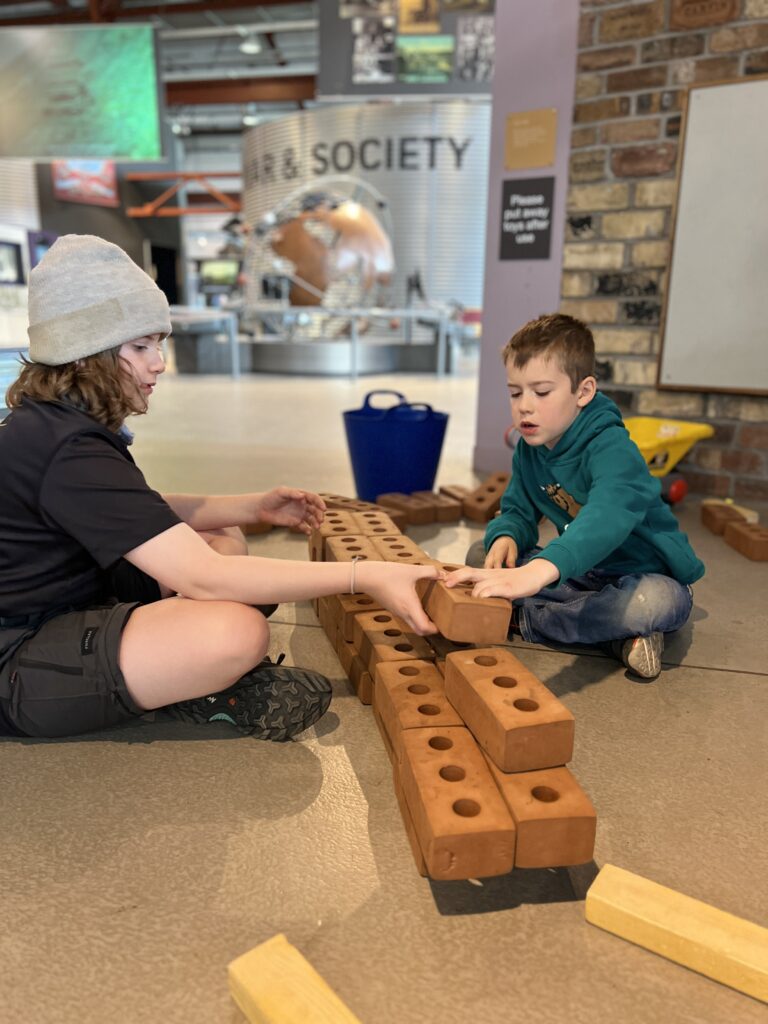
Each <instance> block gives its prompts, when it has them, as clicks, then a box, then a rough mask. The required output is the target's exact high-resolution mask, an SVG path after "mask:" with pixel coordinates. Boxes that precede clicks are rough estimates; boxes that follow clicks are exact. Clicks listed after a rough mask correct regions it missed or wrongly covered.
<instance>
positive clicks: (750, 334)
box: [659, 78, 768, 393]
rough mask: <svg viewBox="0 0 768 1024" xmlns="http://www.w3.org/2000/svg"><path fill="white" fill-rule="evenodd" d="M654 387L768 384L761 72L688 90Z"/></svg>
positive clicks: (767, 202)
mask: <svg viewBox="0 0 768 1024" xmlns="http://www.w3.org/2000/svg"><path fill="white" fill-rule="evenodd" d="M681 145H682V147H683V151H682V165H681V168H680V179H679V184H678V196H677V210H676V221H675V230H674V240H673V245H672V254H671V260H670V270H669V282H668V286H667V287H668V295H667V306H666V317H665V327H664V335H663V340H662V352H661V360H660V367H659V387H662V388H663V387H670V388H675V387H677V388H691V389H693V390H707V391H749V392H752V393H760V392H768V78H760V79H746V80H741V81H738V82H732V83H728V84H725V85H715V86H707V87H698V88H691V90H690V92H689V96H688V109H687V113H686V123H685V132H684V138H683V139H682V141H681Z"/></svg>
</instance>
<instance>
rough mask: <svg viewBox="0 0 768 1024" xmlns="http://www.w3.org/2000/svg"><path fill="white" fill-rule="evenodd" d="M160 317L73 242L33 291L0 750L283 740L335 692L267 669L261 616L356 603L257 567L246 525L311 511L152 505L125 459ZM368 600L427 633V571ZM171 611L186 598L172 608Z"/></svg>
mask: <svg viewBox="0 0 768 1024" xmlns="http://www.w3.org/2000/svg"><path fill="white" fill-rule="evenodd" d="M170 330H171V323H170V315H169V310H168V303H167V301H166V298H165V296H164V295H163V293H162V292H161V291H160V289H159V288H158V287H157V286H156V285H155V283H154V282H153V281H152V279H151V278H150V277H149V276H148V275H147V274H145V273H144V271H143V270H141V269H140V268H139V267H138V266H137V265H136V264H135V263H134V262H133V261H132V260H131V259H130V258H129V257H128V255H127V254H126V253H125V252H123V250H122V249H120V248H119V247H118V246H116V245H113V244H112V243H110V242H106V241H104V240H103V239H101V238H96V237H94V236H91V235H65V236H63V237H61V238H59V239H57V241H56V242H55V243H54V245H53V246H52V247H51V248H50V249H49V251H48V252H47V253H46V254H45V256H44V257H43V259H42V260H41V261H40V263H39V264H38V265H37V266H36V267H35V268H34V269H33V270H32V272H31V274H30V280H29V355H30V359H29V360H28V361H26V362H25V365H24V366H23V367H22V370H21V373H20V375H19V377H18V379H17V380H16V381H15V382H14V383H13V384H12V385H11V387H10V389H9V391H8V396H7V405H8V407H9V409H10V410H11V411H10V413H9V415H8V416H7V417H6V419H5V420H4V421H3V423H2V424H0V477H1V478H2V480H3V487H2V488H0V567H2V572H0V734H7V735H21V736H49V737H53V736H65V735H73V734H77V733H82V732H87V731H90V730H94V729H103V728H109V727H111V726H114V725H117V724H118V723H120V722H124V721H126V720H130V719H132V718H134V717H136V716H139V715H142V714H144V713H145V712H147V711H150V710H155V709H158V708H164V709H166V710H167V711H168V712H170V713H171V714H172V715H174V716H175V717H178V718H181V719H184V720H187V721H199V722H202V721H228V722H231V723H232V724H233V725H235V726H237V727H238V728H239V729H240V730H241V731H244V732H247V733H250V734H251V735H253V736H255V737H257V738H260V739H272V740H285V739H288V738H290V737H291V736H293V735H295V734H297V733H299V732H301V731H302V730H303V729H306V728H307V727H308V726H309V725H311V724H313V723H314V722H315V721H317V719H318V718H320V716H321V715H322V714H323V713H324V712H325V711H326V710H327V708H328V705H329V703H330V697H331V688H330V683H329V682H328V680H327V679H325V678H324V677H323V676H321V675H318V674H317V673H316V672H312V671H308V670H304V669H299V668H290V667H287V666H285V665H281V664H273V663H271V662H270V661H269V659H267V658H266V657H265V655H266V651H267V647H268V642H269V628H268V625H267V622H266V619H265V616H264V614H262V611H261V610H259V607H258V606H265V605H268V604H269V603H272V602H281V601H299V600H304V599H306V598H313V597H321V596H324V595H328V594H335V593H344V592H346V591H348V590H349V589H350V579H351V573H350V566H349V564H345V563H332V562H303V561H302V562H299V561H288V560H283V559H272V558H259V557H250V556H249V555H248V553H247V545H246V543H245V539H244V537H243V535H242V532H241V531H240V530H239V529H238V525H239V524H242V523H247V522H269V523H274V524H279V525H285V526H295V527H298V528H299V529H300V530H302V531H303V532H305V533H309V532H310V530H311V529H313V528H314V527H316V526H318V525H319V524H320V523H321V522H322V519H323V512H324V508H325V506H324V503H323V501H322V499H321V498H320V497H319V496H318V495H316V494H312V493H310V492H307V491H303V490H298V489H295V488H291V487H277V488H275V489H274V490H272V491H268V492H265V493H252V494H242V495H231V496H219V497H212V496H203V495H161V494H159V493H157V492H156V491H154V490H152V488H150V487H149V486H148V484H147V483H146V481H145V479H144V477H143V475H142V473H141V471H140V469H139V468H138V466H136V464H135V463H134V460H133V458H132V457H131V454H130V452H129V449H128V443H129V440H130V434H129V433H128V431H127V430H126V429H125V427H124V420H125V418H126V416H128V415H131V414H138V413H144V412H146V411H147V409H148V406H149V402H150V399H151V396H152V392H153V390H154V388H155V386H156V384H157V382H158V379H159V377H160V374H162V372H163V370H164V369H165V364H164V359H163V351H162V345H163V341H164V340H165V338H166V336H167V335H168V334H169V333H170ZM352 571H354V572H355V573H356V579H355V580H354V588H356V589H357V590H359V591H366V592H367V593H369V594H371V595H372V596H373V597H374V598H375V599H377V600H378V601H379V602H380V603H381V604H382V605H383V606H384V607H386V608H388V609H390V610H391V611H392V612H394V613H395V614H397V615H400V616H401V617H402V618H404V619H405V620H406V621H407V622H408V623H409V625H410V626H411V628H412V629H413V630H414V631H415V632H417V633H420V634H426V633H430V632H434V631H435V627H434V626H433V624H432V623H431V622H430V620H429V619H428V617H427V616H426V614H425V612H424V609H423V608H422V606H421V603H420V602H419V600H418V598H417V596H416V591H415V583H416V581H417V580H418V579H421V578H424V577H433V576H435V575H436V574H437V570H435V569H433V568H431V567H428V566H406V565H392V564H390V563H384V562H368V561H366V562H361V563H359V564H358V565H357V566H356V568H354V569H353V570H352ZM181 595H183V596H181Z"/></svg>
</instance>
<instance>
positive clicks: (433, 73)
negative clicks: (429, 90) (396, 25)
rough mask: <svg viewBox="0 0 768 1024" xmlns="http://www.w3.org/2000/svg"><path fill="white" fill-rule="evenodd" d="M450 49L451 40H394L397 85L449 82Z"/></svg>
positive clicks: (417, 38) (409, 38)
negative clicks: (395, 41)
mask: <svg viewBox="0 0 768 1024" xmlns="http://www.w3.org/2000/svg"><path fill="white" fill-rule="evenodd" d="M453 47H454V38H453V36H398V37H397V78H398V81H400V82H448V81H450V78H451V73H452V71H453Z"/></svg>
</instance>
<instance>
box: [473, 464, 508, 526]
mask: <svg viewBox="0 0 768 1024" xmlns="http://www.w3.org/2000/svg"><path fill="white" fill-rule="evenodd" d="M508 483H509V473H492V474H491V475H490V476H488V477H486V478H485V480H483V482H482V483H481V484H480V485H479V486H478V487H476V488H475V490H474V491H471V492H470V493H469V494H468V495H467V496H466V498H464V501H463V503H462V507H463V510H464V515H465V517H466V518H467V519H471V520H472V521H473V522H475V523H487V522H489V521H490V520H491V519H493V517H494V515H495V514H496V512H497V511H498V509H499V506H500V505H501V498H502V495H503V494H504V491H505V490H506V489H507V484H508Z"/></svg>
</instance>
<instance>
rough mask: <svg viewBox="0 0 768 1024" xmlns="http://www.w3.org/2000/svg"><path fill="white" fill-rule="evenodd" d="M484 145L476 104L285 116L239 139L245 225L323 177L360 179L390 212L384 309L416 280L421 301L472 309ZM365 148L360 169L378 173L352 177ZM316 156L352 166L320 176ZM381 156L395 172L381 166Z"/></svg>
mask: <svg viewBox="0 0 768 1024" xmlns="http://www.w3.org/2000/svg"><path fill="white" fill-rule="evenodd" d="M489 136H490V107H489V105H488V104H487V103H484V102H472V103H467V102H460V101H457V102H448V103H431V102H430V103H410V102H409V103H403V104H387V105H383V104H381V105H379V104H366V105H361V106H344V107H323V108H320V109H314V110H308V111H303V112H301V113H297V114H290V115H288V116H286V117H284V118H281V119H280V120H277V121H271V122H269V123H267V124H264V125H259V126H257V127H255V128H251V129H250V130H249V131H248V132H246V133H245V135H244V140H243V175H244V190H243V195H244V215H245V220H246V222H247V223H248V224H250V225H252V224H254V223H255V222H256V221H258V220H259V219H260V218H261V217H262V216H263V215H264V214H265V213H267V212H269V211H270V210H271V209H272V208H273V207H274V206H275V204H276V203H277V202H278V201H279V200H281V199H283V198H284V197H285V196H287V195H288V194H289V193H291V192H293V191H295V190H296V189H298V188H299V187H301V186H304V185H306V186H307V187H311V186H312V185H313V184H316V185H317V186H318V188H319V187H321V186H322V178H323V177H326V176H327V175H337V174H350V175H353V176H356V177H359V178H362V179H363V180H364V181H366V182H368V183H369V184H370V185H372V186H374V188H376V189H378V190H379V191H380V192H381V193H382V194H383V195H384V196H385V197H386V199H387V200H388V203H389V209H390V214H391V216H392V220H393V225H394V227H393V239H392V241H393V245H394V251H395V262H396V272H395V282H394V288H393V302H394V303H395V304H401V303H403V302H404V301H405V297H406V291H405V279H406V277H407V275H409V274H412V273H413V272H414V271H416V270H419V271H420V273H421V279H422V282H423V285H424V290H425V293H426V295H427V297H428V298H429V299H431V300H434V301H451V300H455V301H457V302H460V303H461V304H462V305H463V306H466V307H468V308H479V307H480V306H481V305H482V293H483V263H484V247H485V211H486V202H487V191H488V180H487V179H488V153H489V146H490V138H489ZM366 139H368V140H379V141H378V144H375V143H373V142H370V143H369V144H368V147H367V149H366V153H367V154H368V156H367V158H366V159H367V163H369V164H371V163H373V162H375V159H376V158H378V159H380V160H381V163H382V166H380V167H378V168H375V169H363V168H361V166H360V155H361V151H360V148H359V147H360V144H361V143H362V142H363V141H364V140H366ZM430 139H432V140H437V141H432V142H430V141H429V140H430ZM388 140H391V141H388ZM347 143H348V144H349V145H347ZM318 146H319V147H320V155H321V156H323V155H324V156H325V157H326V158H328V159H330V154H331V153H332V152H333V151H334V147H338V150H337V155H338V156H339V159H341V157H342V156H343V162H344V163H345V162H346V160H347V159H348V158H349V154H350V152H354V154H355V163H354V165H353V166H352V167H350V168H348V169H347V168H346V167H344V166H342V167H340V168H339V169H336V168H335V167H333V166H330V165H329V167H328V169H327V171H326V172H325V174H323V173H322V166H321V164H322V160H321V159H320V158H319V157H318ZM401 146H405V147H406V149H407V155H406V156H405V158H404V159H405V163H406V167H405V168H401V167H399V166H398V164H399V162H400V159H401V154H400V147H401ZM462 147H463V152H462V153H461V155H460V156H459V155H458V154H457V149H461V148H462ZM388 153H389V154H390V155H391V157H392V160H391V162H392V163H393V164H394V166H391V167H387V166H385V164H386V161H387V154H388ZM371 154H373V156H371ZM430 159H431V160H432V161H433V163H434V166H433V167H430V166H429V163H430ZM459 160H460V165H459V164H458V161H459ZM408 165H410V167H411V168H412V169H409V168H408ZM250 297H251V296H250V295H249V298H250ZM253 297H254V298H255V295H254V296H253Z"/></svg>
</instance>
